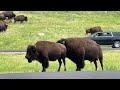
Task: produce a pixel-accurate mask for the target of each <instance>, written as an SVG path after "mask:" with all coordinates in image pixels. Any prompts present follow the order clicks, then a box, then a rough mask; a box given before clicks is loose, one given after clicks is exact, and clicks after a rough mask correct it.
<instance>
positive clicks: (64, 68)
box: [63, 58, 66, 71]
mask: <svg viewBox="0 0 120 90" xmlns="http://www.w3.org/2000/svg"><path fill="white" fill-rule="evenodd" d="M63 63H64V71H66V62H65V58H63Z"/></svg>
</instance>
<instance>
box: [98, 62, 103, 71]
mask: <svg viewBox="0 0 120 90" xmlns="http://www.w3.org/2000/svg"><path fill="white" fill-rule="evenodd" d="M99 61H100V65H101V67H102V70H103V60H99Z"/></svg>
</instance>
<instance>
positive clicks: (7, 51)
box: [0, 48, 120, 53]
mask: <svg viewBox="0 0 120 90" xmlns="http://www.w3.org/2000/svg"><path fill="white" fill-rule="evenodd" d="M102 50H103V51H108V50H120V48H102ZM2 52H4V53H9V52H13V53H25V52H26V50H0V53H2Z"/></svg>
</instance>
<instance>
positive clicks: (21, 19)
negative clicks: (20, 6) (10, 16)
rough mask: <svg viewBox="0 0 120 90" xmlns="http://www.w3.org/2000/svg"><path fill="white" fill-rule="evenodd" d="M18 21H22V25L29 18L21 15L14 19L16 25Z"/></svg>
mask: <svg viewBox="0 0 120 90" xmlns="http://www.w3.org/2000/svg"><path fill="white" fill-rule="evenodd" d="M16 21H20V22H21V23H23V21H28V18H27V17H26V16H24V15H19V16H16V17H14V23H15V22H16Z"/></svg>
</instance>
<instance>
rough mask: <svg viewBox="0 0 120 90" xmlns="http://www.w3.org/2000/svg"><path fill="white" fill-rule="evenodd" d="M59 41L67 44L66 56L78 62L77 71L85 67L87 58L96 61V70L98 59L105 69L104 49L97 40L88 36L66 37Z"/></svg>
mask: <svg viewBox="0 0 120 90" xmlns="http://www.w3.org/2000/svg"><path fill="white" fill-rule="evenodd" d="M57 43H61V44H64V45H65V46H66V49H67V54H66V57H68V58H69V59H70V60H71V61H73V62H74V63H75V64H76V67H77V68H76V71H81V69H82V68H84V66H85V63H84V61H85V60H89V61H90V62H94V64H95V70H97V60H98V59H99V61H100V64H101V67H102V70H103V53H102V49H101V47H100V45H98V44H97V43H96V42H95V41H93V40H90V39H87V38H65V39H60V40H58V41H57Z"/></svg>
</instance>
